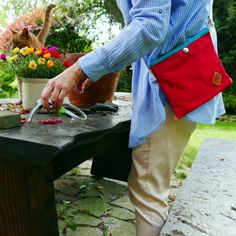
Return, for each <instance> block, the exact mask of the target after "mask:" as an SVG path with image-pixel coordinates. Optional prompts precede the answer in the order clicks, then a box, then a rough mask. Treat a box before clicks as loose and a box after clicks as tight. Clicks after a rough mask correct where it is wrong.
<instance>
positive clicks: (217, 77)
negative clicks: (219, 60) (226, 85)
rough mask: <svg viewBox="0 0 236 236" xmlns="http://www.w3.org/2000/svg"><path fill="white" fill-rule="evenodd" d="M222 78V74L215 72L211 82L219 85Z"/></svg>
mask: <svg viewBox="0 0 236 236" xmlns="http://www.w3.org/2000/svg"><path fill="white" fill-rule="evenodd" d="M221 80H222V76H221V74H220V73H218V72H215V74H214V77H213V80H212V83H213V84H214V85H216V86H220V84H221Z"/></svg>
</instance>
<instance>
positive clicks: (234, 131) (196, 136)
mask: <svg viewBox="0 0 236 236" xmlns="http://www.w3.org/2000/svg"><path fill="white" fill-rule="evenodd" d="M207 138H215V139H224V140H236V122H222V121H217V122H216V124H214V125H202V124H198V126H197V129H196V130H195V132H194V133H193V135H192V137H191V139H190V140H189V143H188V145H187V147H186V149H185V151H184V153H183V155H182V157H181V160H180V162H179V165H178V167H177V168H178V169H182V168H183V167H184V166H187V167H190V166H191V165H192V163H193V161H194V158H195V156H196V154H197V151H198V149H199V147H200V145H201V143H202V142H203V141H204V139H207Z"/></svg>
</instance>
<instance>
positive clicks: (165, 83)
mask: <svg viewBox="0 0 236 236" xmlns="http://www.w3.org/2000/svg"><path fill="white" fill-rule="evenodd" d="M149 68H150V70H151V71H152V73H153V74H154V76H155V78H156V79H157V81H158V83H159V85H160V87H161V89H162V90H163V92H164V93H165V95H166V96H167V98H168V100H169V102H170V105H171V107H172V109H173V111H174V114H175V116H176V117H177V118H182V117H183V116H185V115H186V114H187V113H189V112H191V111H193V110H194V109H196V108H197V107H199V106H200V105H202V104H204V103H205V102H207V101H209V100H210V99H211V98H213V97H214V96H216V95H217V94H218V93H220V92H222V91H223V90H225V89H226V88H227V87H229V86H230V85H231V84H232V79H231V78H230V77H229V75H228V74H227V72H226V71H225V69H224V67H223V65H222V63H221V61H220V59H219V57H218V55H217V53H216V51H215V49H214V46H213V43H212V40H211V36H210V33H209V30H208V29H204V30H203V31H201V32H200V33H199V34H197V35H196V36H194V37H193V38H191V39H189V40H188V41H187V42H186V43H184V44H182V45H181V46H179V47H177V48H175V49H173V50H172V51H170V52H169V53H167V54H166V55H164V56H162V57H160V58H158V59H157V60H154V61H152V62H151V63H150V65H149Z"/></svg>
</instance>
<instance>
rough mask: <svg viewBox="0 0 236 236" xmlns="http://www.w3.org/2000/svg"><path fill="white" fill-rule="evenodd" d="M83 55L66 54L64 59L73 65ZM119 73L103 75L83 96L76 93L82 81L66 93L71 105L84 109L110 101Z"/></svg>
mask: <svg viewBox="0 0 236 236" xmlns="http://www.w3.org/2000/svg"><path fill="white" fill-rule="evenodd" d="M84 55H85V54H84V53H66V54H65V59H66V60H68V61H69V62H70V63H71V64H73V63H75V62H76V61H77V60H78V59H79V58H80V57H81V56H84ZM119 75H120V74H119V73H109V74H106V75H104V76H103V77H102V78H101V79H99V80H98V81H97V82H95V83H93V84H92V85H90V86H89V87H88V88H87V89H86V90H85V91H84V93H83V94H79V93H78V89H79V88H80V86H81V85H82V83H83V81H82V82H81V83H80V84H79V85H78V89H75V90H72V91H70V92H69V93H68V98H69V100H70V102H71V103H72V104H74V105H75V106H78V107H82V108H86V107H89V106H91V105H93V104H95V103H98V102H99V103H104V102H106V101H112V99H113V97H114V93H115V90H116V87H117V83H118V80H119Z"/></svg>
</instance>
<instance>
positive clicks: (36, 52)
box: [34, 50, 42, 56]
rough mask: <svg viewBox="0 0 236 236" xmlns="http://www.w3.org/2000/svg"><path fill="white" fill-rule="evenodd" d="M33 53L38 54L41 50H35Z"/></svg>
mask: <svg viewBox="0 0 236 236" xmlns="http://www.w3.org/2000/svg"><path fill="white" fill-rule="evenodd" d="M34 53H35V54H36V55H38V56H39V55H40V54H41V53H42V50H36V51H35V52H34Z"/></svg>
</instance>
